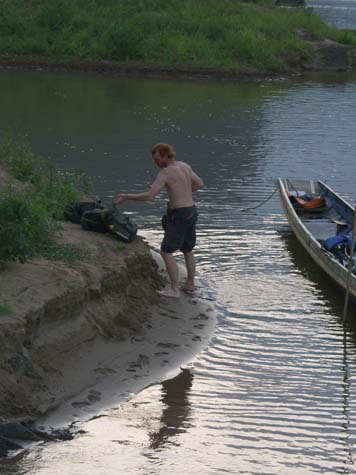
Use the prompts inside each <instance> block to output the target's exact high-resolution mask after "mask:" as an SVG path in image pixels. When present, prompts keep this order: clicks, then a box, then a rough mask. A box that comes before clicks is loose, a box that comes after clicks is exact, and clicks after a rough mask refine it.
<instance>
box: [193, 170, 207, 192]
mask: <svg viewBox="0 0 356 475" xmlns="http://www.w3.org/2000/svg"><path fill="white" fill-rule="evenodd" d="M203 187H204V182H203V180H202V179H201V178H200V176H198V175H197V174H196V173H194V172H193V170H192V191H198V190H200V189H201V188H203Z"/></svg>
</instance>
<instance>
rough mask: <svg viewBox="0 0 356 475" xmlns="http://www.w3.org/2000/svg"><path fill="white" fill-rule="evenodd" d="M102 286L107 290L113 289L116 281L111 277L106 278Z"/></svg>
mask: <svg viewBox="0 0 356 475" xmlns="http://www.w3.org/2000/svg"><path fill="white" fill-rule="evenodd" d="M102 286H103V288H104V289H106V290H111V289H112V288H113V287H114V282H113V281H112V280H111V279H104V280H103V282H102Z"/></svg>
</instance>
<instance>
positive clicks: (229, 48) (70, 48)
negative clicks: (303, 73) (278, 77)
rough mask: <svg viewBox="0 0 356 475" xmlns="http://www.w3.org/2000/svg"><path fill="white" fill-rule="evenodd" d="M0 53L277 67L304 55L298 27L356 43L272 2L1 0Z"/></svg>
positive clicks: (203, 65) (314, 19)
mask: <svg viewBox="0 0 356 475" xmlns="http://www.w3.org/2000/svg"><path fill="white" fill-rule="evenodd" d="M0 3H1V9H0V55H9V56H14V55H35V56H43V57H48V58H57V59H61V60H63V59H68V60H76V59H77V60H89V61H101V60H111V61H119V62H125V63H130V62H136V63H137V62H138V63H142V64H146V65H152V66H160V67H175V66H183V67H191V68H192V69H194V68H212V69H221V70H230V71H231V70H232V71H241V72H251V73H253V72H258V73H261V72H266V73H273V72H284V71H288V70H289V69H292V68H295V67H296V66H298V65H299V64H300V62H301V60H302V59H303V58H305V57H307V56H308V54H309V53H310V49H309V45H308V44H307V43H306V42H305V41H304V40H303V39H301V38H300V36H299V35H298V34H297V32H298V31H300V30H301V29H303V30H306V31H308V32H310V33H313V34H315V35H317V36H320V37H323V38H330V39H334V40H336V41H338V42H341V43H344V44H353V45H356V36H355V35H353V34H352V33H350V32H343V31H338V30H336V29H334V28H330V27H328V26H326V25H325V24H324V23H323V21H322V20H321V19H320V18H319V16H318V15H316V14H314V13H312V12H310V11H309V10H299V11H292V10H287V9H280V8H277V7H274V6H273V3H274V2H273V0H259V1H257V0H256V1H255V2H243V1H241V0H221V1H216V0H121V1H119V0H60V1H58V0H33V1H28V0H0Z"/></svg>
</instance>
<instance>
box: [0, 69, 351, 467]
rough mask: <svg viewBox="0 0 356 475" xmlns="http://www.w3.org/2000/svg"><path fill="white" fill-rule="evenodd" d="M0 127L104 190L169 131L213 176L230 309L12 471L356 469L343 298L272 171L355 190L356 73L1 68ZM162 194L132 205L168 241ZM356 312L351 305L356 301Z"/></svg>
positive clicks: (210, 253)
mask: <svg viewBox="0 0 356 475" xmlns="http://www.w3.org/2000/svg"><path fill="white" fill-rule="evenodd" d="M0 103H1V105H2V107H1V109H0V127H1V128H4V127H8V126H9V125H10V126H15V127H17V129H18V130H20V131H21V132H22V133H26V134H27V137H28V139H29V141H30V142H31V144H32V145H33V147H34V148H35V149H36V150H37V151H38V152H41V153H42V154H44V155H45V156H50V157H51V158H52V159H53V160H55V161H56V162H57V163H59V164H60V165H61V166H64V167H66V168H71V167H80V168H83V169H85V170H86V171H87V172H88V174H89V175H90V177H92V180H93V184H94V187H95V190H96V192H97V193H98V195H100V196H101V197H102V198H103V199H104V200H106V201H108V202H109V201H110V199H111V197H112V196H114V194H115V193H117V192H119V191H123V192H125V191H129V190H132V191H139V190H144V189H145V188H146V187H147V186H148V185H149V184H150V182H151V180H152V179H153V177H154V174H155V172H156V170H155V169H154V167H153V165H152V163H151V159H150V153H149V150H150V146H151V145H152V144H153V143H155V142H157V141H160V140H162V141H167V142H171V143H173V144H174V145H175V147H176V149H177V153H178V157H179V158H180V159H183V160H187V161H188V162H189V163H190V164H191V165H192V167H193V168H194V169H195V170H196V171H197V172H198V173H199V174H200V175H201V176H202V177H203V178H204V180H205V183H206V187H205V189H204V190H203V191H201V192H199V193H198V194H197V196H196V201H197V204H198V207H199V212H200V218H199V236H198V246H197V257H198V262H199V272H200V273H201V274H202V275H203V276H204V277H206V278H208V279H209V281H210V285H211V286H212V288H213V289H214V291H215V294H216V300H217V302H218V303H217V305H218V311H219V315H218V323H217V327H216V332H215V334H214V336H213V338H212V340H211V343H210V345H209V347H208V348H207V349H206V350H205V351H204V352H202V353H201V354H200V355H198V356H197V357H196V359H195V360H194V362H193V366H192V367H191V368H188V369H186V370H185V371H184V372H182V373H181V374H180V375H179V376H178V378H176V379H174V380H171V381H167V382H165V383H163V384H162V385H156V386H152V387H150V388H148V389H146V390H145V391H143V392H141V393H140V394H138V395H136V396H135V397H134V398H133V399H132V400H130V401H129V402H128V403H126V404H124V405H122V406H119V407H116V408H114V409H112V410H110V411H107V412H106V415H105V417H101V418H99V419H95V420H93V421H91V422H89V423H86V424H84V426H83V428H84V429H85V430H86V431H87V433H86V434H83V435H82V436H79V437H77V438H76V439H75V440H73V441H68V442H61V443H55V444H47V445H45V446H43V447H40V448H38V449H37V450H34V451H32V452H30V453H29V454H28V455H27V456H25V457H24V458H22V459H21V460H19V461H17V462H14V463H13V464H11V465H7V466H1V467H0V471H4V473H6V474H10V473H11V474H15V473H16V474H25V473H26V474H36V475H50V474H57V473H63V474H66V475H67V474H73V475H79V474H80V475H82V474H83V475H84V474H93V475H94V474H95V475H101V474H103V475H104V474H105V475H113V474H118V473H120V474H121V473H132V474H144V475H148V474H152V475H158V474H164V473H170V474H174V475H181V474H182V473H185V472H187V471H189V473H192V474H204V475H206V474H219V473H229V474H259V475H267V474H273V475H275V474H283V475H285V474H288V475H289V474H298V475H305V474H319V473H325V474H336V473H356V469H355V467H354V456H355V449H354V444H355V437H356V426H355V409H356V390H355V385H354V377H355V376H354V375H355V374H356V347H355V344H356V343H355V342H356V338H355V333H354V331H353V329H352V328H351V327H350V328H345V329H344V327H343V325H342V323H341V309H342V297H341V296H340V294H339V292H338V291H337V290H336V289H334V287H333V286H332V285H330V283H329V282H328V280H327V279H325V278H324V277H323V276H322V275H320V272H319V270H318V269H317V268H316V267H315V266H314V264H313V263H312V262H311V261H310V259H309V258H308V256H307V255H306V254H305V252H304V251H303V249H302V248H301V247H300V246H299V245H298V243H297V242H296V240H295V238H294V237H293V236H292V235H291V232H290V229H289V226H288V224H287V222H286V219H285V217H284V215H283V213H282V210H281V207H280V204H279V201H278V197H277V196H276V195H275V196H273V197H272V199H271V200H270V201H269V202H268V203H266V204H265V205H264V206H263V207H261V208H258V209H257V210H256V213H255V214H254V213H252V212H249V213H248V212H242V211H241V210H240V209H241V208H243V207H248V206H252V205H254V204H257V203H258V202H260V201H261V200H263V199H264V198H266V197H267V196H268V195H269V194H270V193H271V192H272V191H273V189H274V179H275V178H276V177H277V176H283V177H284V176H287V177H315V178H321V179H323V180H327V181H328V183H329V184H330V185H331V186H333V187H334V188H336V189H337V190H338V191H339V192H341V194H343V195H344V196H346V197H347V198H349V199H350V200H351V201H355V199H356V189H355V171H356V166H355V164H356V120H355V110H356V78H355V77H345V78H344V77H340V76H339V77H338V78H337V79H336V78H333V77H329V78H313V80H305V81H303V82H300V83H258V84H252V85H250V84H229V83H184V82H179V83H178V82H157V81H149V80H133V79H120V78H106V77H90V78H89V77H85V76H79V75H78V76H76V75H72V76H71V75H52V74H44V73H21V74H20V73H15V72H2V73H1V74H0ZM164 204H165V197H164V196H162V197H160V198H159V199H157V200H156V201H155V202H154V203H153V204H141V205H139V204H137V203H136V204H135V203H129V204H128V205H127V207H126V210H127V211H130V212H132V213H133V214H134V217H135V219H136V220H137V222H138V224H139V226H140V227H141V230H142V233H143V234H144V235H145V236H146V237H147V238H148V239H149V240H150V242H151V243H152V244H153V245H155V246H158V245H159V242H160V236H161V231H160V226H159V216H160V213H161V211H162V209H163V208H164ZM352 313H354V309H353V310H352Z"/></svg>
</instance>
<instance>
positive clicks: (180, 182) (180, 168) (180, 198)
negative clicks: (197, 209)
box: [151, 161, 195, 209]
mask: <svg viewBox="0 0 356 475" xmlns="http://www.w3.org/2000/svg"><path fill="white" fill-rule="evenodd" d="M193 175H195V173H194V172H193V170H192V169H191V168H190V166H189V165H187V164H186V163H184V162H177V161H176V162H174V163H172V164H170V165H168V166H167V167H166V168H162V170H160V172H159V173H158V175H157V178H156V180H155V181H154V182H153V184H152V186H151V191H152V194H154V195H156V194H158V193H159V192H160V191H161V190H162V188H166V190H167V193H168V196H169V207H170V209H177V208H188V207H190V206H193V205H194V201H193V196H192V181H193Z"/></svg>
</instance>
